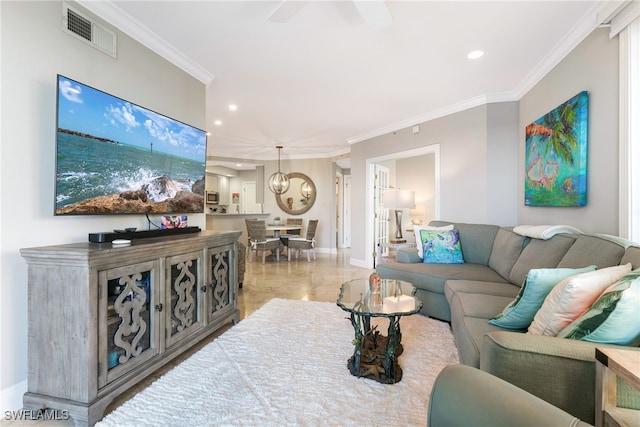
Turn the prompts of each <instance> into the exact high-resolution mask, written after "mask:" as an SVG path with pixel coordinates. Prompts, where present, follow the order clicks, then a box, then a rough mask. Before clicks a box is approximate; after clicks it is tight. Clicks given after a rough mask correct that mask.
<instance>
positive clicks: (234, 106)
mask: <svg viewBox="0 0 640 427" xmlns="http://www.w3.org/2000/svg"><path fill="white" fill-rule="evenodd" d="M237 109H238V106H237V105H236V104H229V110H230V111H236V110H237Z"/></svg>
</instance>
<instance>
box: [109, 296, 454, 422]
mask: <svg viewBox="0 0 640 427" xmlns="http://www.w3.org/2000/svg"><path fill="white" fill-rule="evenodd" d="M347 315H348V313H346V312H344V311H343V310H341V309H340V308H339V307H338V306H337V305H336V304H335V303H328V302H312V301H294V300H284V299H273V300H271V301H269V302H268V303H267V304H265V305H264V306H263V307H261V308H260V309H258V310H257V311H255V312H254V313H253V314H251V315H250V316H249V317H247V318H246V319H244V320H242V321H241V322H239V323H238V324H237V325H235V326H234V327H232V328H231V329H229V330H228V331H226V332H225V333H224V334H222V335H221V336H220V337H218V338H216V339H215V340H214V341H212V342H211V343H209V344H207V345H206V346H205V347H203V348H202V349H201V350H199V351H198V352H197V353H195V354H194V355H193V356H191V357H190V358H188V359H187V360H185V361H184V362H182V363H181V364H180V365H178V366H176V367H175V368H174V369H172V370H171V371H169V372H167V373H166V374H165V375H164V376H162V377H161V378H160V379H158V380H157V381H155V382H154V383H153V384H151V385H150V386H149V387H147V388H146V389H144V390H143V391H141V392H140V393H138V394H137V395H135V396H134V397H133V398H131V399H130V400H128V401H127V402H125V403H124V404H122V405H121V406H120V407H118V408H117V409H116V410H115V411H113V412H112V413H111V414H109V415H108V416H106V417H105V418H104V419H103V420H102V421H101V422H100V423H98V424H97V425H99V426H100V427H108V426H118V427H120V426H185V425H189V426H409V425H422V426H423V425H425V424H426V420H427V407H428V402H429V394H430V392H431V387H432V385H433V382H434V380H435V378H436V376H437V375H438V373H439V372H440V371H441V370H442V369H443V368H444V367H445V366H446V365H449V364H453V363H457V362H458V356H457V352H456V348H455V345H454V343H453V335H452V334H451V331H450V328H449V325H448V324H447V323H444V322H439V321H437V320H434V319H429V318H426V317H424V316H421V315H413V316H408V317H403V318H402V319H401V322H400V325H401V330H402V344H403V346H404V353H403V354H402V355H401V356H400V358H399V363H400V366H401V367H402V370H403V376H402V381H400V382H399V383H396V384H392V385H388V384H380V383H378V382H376V381H373V380H370V379H365V378H357V377H354V376H352V375H351V374H350V373H349V370H348V369H347V360H348V359H349V357H351V355H352V354H353V345H352V344H351V341H352V340H353V337H354V331H353V328H352V327H351V323H350V321H349V320H348V316H347ZM376 322H379V323H380V326H379V330H380V331H382V332H384V333H385V334H386V328H387V326H388V321H387V320H386V319H376ZM372 323H374V322H372Z"/></svg>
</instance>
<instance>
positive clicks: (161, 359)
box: [21, 231, 241, 425]
mask: <svg viewBox="0 0 640 427" xmlns="http://www.w3.org/2000/svg"><path fill="white" fill-rule="evenodd" d="M240 234H241V232H240V231H228V232H221V231H203V232H201V233H197V234H190V235H180V236H170V237H159V238H153V239H140V240H133V242H132V244H131V245H130V246H125V247H114V246H112V245H111V244H110V243H88V242H87V243H75V244H68V245H59V246H47V247H40V248H26V249H22V250H21V254H22V256H23V257H24V258H25V260H26V261H27V264H28V295H29V336H28V345H29V361H28V391H27V393H25V395H24V399H23V401H24V407H25V409H43V408H52V409H59V410H66V411H68V412H69V414H70V415H71V417H72V418H73V420H74V422H75V424H76V425H93V424H95V423H96V422H97V421H99V420H100V419H101V418H102V416H103V413H104V410H105V409H106V407H107V406H108V405H109V404H110V403H111V402H112V401H113V399H114V398H115V397H117V396H118V395H119V394H121V393H122V392H124V391H126V390H127V389H129V388H130V387H132V386H134V385H135V384H136V383H137V382H139V381H140V380H142V379H143V378H145V377H146V376H148V375H149V374H151V373H152V372H153V371H155V370H156V369H158V368H159V367H161V366H163V365H164V364H166V363H167V362H168V361H170V360H171V359H173V358H175V357H176V356H178V355H179V354H181V353H183V352H184V351H186V350H188V349H189V348H190V347H191V346H193V345H194V344H196V343H197V342H199V341H200V340H202V339H203V338H205V337H206V336H207V335H209V334H211V333H212V332H214V331H215V330H217V329H219V328H220V327H221V326H223V325H224V324H226V323H228V322H230V321H232V322H234V323H235V322H237V321H238V320H239V310H238V306H237V292H238V289H237V281H236V275H237V271H236V270H237V262H236V257H237V239H238V237H239V236H240Z"/></svg>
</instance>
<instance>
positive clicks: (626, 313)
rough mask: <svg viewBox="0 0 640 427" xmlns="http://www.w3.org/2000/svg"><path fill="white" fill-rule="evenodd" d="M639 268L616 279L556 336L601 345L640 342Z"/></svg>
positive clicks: (634, 344) (636, 343)
mask: <svg viewBox="0 0 640 427" xmlns="http://www.w3.org/2000/svg"><path fill="white" fill-rule="evenodd" d="M639 310H640V268H639V269H636V270H634V271H632V272H631V273H629V274H627V275H625V276H624V277H622V278H621V279H619V280H618V281H617V282H616V283H614V284H613V285H611V286H610V287H608V288H607V290H605V291H604V292H603V293H602V295H600V298H598V299H597V300H596V302H595V303H593V305H592V306H591V307H590V308H589V309H588V310H587V311H586V312H585V313H583V314H582V315H581V316H580V317H578V318H577V319H576V320H575V321H574V322H573V323H571V324H570V325H569V326H567V327H566V328H564V329H563V330H562V331H560V333H558V337H561V338H571V339H576V340H582V341H590V342H595V343H601V344H618V345H632V346H637V345H638V344H640V317H639V316H640V315H639Z"/></svg>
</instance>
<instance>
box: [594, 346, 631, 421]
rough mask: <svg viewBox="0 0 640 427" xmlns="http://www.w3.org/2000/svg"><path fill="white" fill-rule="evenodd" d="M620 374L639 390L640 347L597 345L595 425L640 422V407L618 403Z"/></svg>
mask: <svg viewBox="0 0 640 427" xmlns="http://www.w3.org/2000/svg"><path fill="white" fill-rule="evenodd" d="M617 377H620V378H622V379H624V380H625V381H626V382H628V383H629V384H630V385H631V386H632V387H635V389H636V390H640V351H633V350H624V349H619V348H608V347H607V348H604V347H597V348H596V414H595V415H596V427H605V426H607V427H608V426H640V410H635V409H626V408H618V407H617V406H616V404H617V399H616V387H617Z"/></svg>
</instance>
